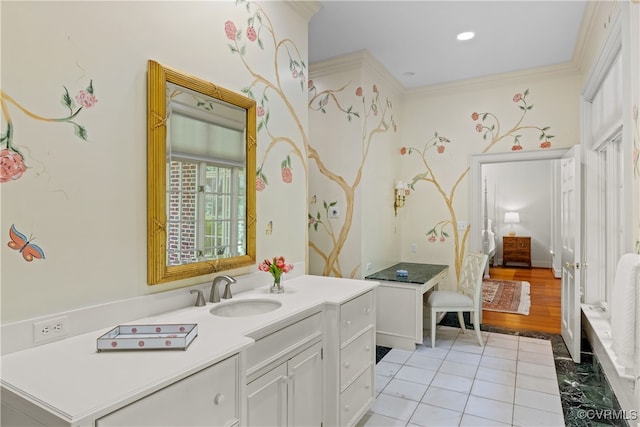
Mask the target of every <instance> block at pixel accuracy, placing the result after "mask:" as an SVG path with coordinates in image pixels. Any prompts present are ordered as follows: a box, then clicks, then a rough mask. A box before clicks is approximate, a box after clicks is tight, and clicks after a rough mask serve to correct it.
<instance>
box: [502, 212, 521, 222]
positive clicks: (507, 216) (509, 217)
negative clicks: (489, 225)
mask: <svg viewBox="0 0 640 427" xmlns="http://www.w3.org/2000/svg"><path fill="white" fill-rule="evenodd" d="M504 222H505V224H517V223H519V222H520V214H519V213H518V212H505V213H504Z"/></svg>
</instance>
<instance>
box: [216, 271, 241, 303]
mask: <svg viewBox="0 0 640 427" xmlns="http://www.w3.org/2000/svg"><path fill="white" fill-rule="evenodd" d="M223 281H224V282H227V286H226V288H225V290H224V295H222V298H226V299H229V298H231V289H230V286H231V284H232V283H236V279H234V278H233V277H231V276H227V275H226V274H224V275H222V276H216V277H214V278H213V282H212V283H211V295H210V297H209V302H220V291H219V290H218V283H220V282H223Z"/></svg>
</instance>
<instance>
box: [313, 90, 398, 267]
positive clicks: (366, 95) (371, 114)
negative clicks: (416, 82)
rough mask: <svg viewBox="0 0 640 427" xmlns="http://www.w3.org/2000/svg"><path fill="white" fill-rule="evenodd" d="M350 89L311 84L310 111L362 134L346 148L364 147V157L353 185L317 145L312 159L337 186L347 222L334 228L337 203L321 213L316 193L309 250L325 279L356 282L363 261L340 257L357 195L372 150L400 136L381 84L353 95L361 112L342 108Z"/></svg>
mask: <svg viewBox="0 0 640 427" xmlns="http://www.w3.org/2000/svg"><path fill="white" fill-rule="evenodd" d="M347 87H348V85H345V86H343V87H341V88H340V89H338V90H333V89H326V90H318V89H317V88H316V87H315V85H314V84H313V82H312V81H310V82H309V97H310V99H309V109H310V110H311V111H312V112H320V113H322V114H326V112H327V109H334V110H336V111H338V112H340V113H341V114H342V115H343V117H344V118H345V119H346V120H347V121H348V122H349V123H351V124H352V125H353V126H354V135H359V139H354V140H351V139H349V140H348V141H346V143H348V144H356V145H357V146H359V147H360V148H361V149H360V150H359V151H360V153H361V155H360V157H359V158H351V163H350V166H351V167H352V168H353V171H354V174H353V178H352V179H351V180H350V181H349V179H348V178H345V177H344V176H342V175H340V174H339V173H337V172H336V171H334V170H333V169H332V167H331V160H332V158H333V157H334V156H325V157H324V158H322V157H321V156H320V154H319V152H318V151H316V149H315V148H314V147H313V146H311V147H310V152H309V158H310V159H312V160H314V164H315V166H316V167H317V168H318V171H319V172H320V174H321V175H322V177H323V178H324V179H325V180H328V181H329V185H330V186H332V187H337V189H338V192H339V193H341V195H342V199H343V200H342V201H343V203H344V205H345V207H344V220H343V221H342V222H341V223H337V222H336V223H335V227H334V222H332V221H329V220H328V218H329V210H330V209H331V208H332V207H334V206H335V205H336V204H337V201H336V200H330V201H328V200H325V198H323V197H321V198H322V199H323V200H322V208H319V207H318V206H317V205H316V202H317V198H318V195H316V194H314V195H313V196H312V198H311V200H310V208H309V214H308V217H309V218H308V219H309V229H310V230H312V233H310V235H309V247H310V249H311V251H313V252H314V253H315V254H317V255H319V256H320V258H321V259H322V263H323V265H322V268H321V271H322V274H323V275H325V276H336V277H351V278H353V277H355V276H356V275H357V274H358V272H359V269H360V261H359V259H360V258H359V256H358V255H357V254H353V253H351V254H346V255H347V256H345V257H343V258H341V255H342V254H343V251H344V249H345V244H346V242H347V240H348V238H349V237H350V232H351V230H352V227H353V225H354V219H355V218H354V212H355V203H356V197H355V196H356V192H357V191H358V189H359V188H360V186H361V184H362V175H363V168H364V167H365V164H366V162H367V158H368V156H369V153H370V151H371V150H372V149H375V143H376V140H377V139H379V138H380V135H382V134H385V133H388V132H394V133H395V132H397V125H396V122H395V119H394V117H393V105H392V103H391V102H390V101H389V99H388V98H383V97H382V96H381V94H380V91H379V90H378V87H377V85H375V84H374V85H372V87H371V89H370V90H366V89H365V88H363V87H362V86H358V87H357V88H356V89H355V91H354V94H355V96H356V98H357V99H358V101H359V103H360V105H359V106H358V107H353V106H348V107H347V106H345V105H343V101H342V100H341V95H342V93H343V92H344V91H345V90H346V89H347ZM345 150H346V148H345ZM325 188H326V187H325ZM315 233H322V234H324V235H325V237H328V239H322V240H321V239H318V238H317V236H316V235H315ZM321 242H327V243H325V244H323V243H321ZM343 263H347V264H349V267H348V270H345V267H344V266H343Z"/></svg>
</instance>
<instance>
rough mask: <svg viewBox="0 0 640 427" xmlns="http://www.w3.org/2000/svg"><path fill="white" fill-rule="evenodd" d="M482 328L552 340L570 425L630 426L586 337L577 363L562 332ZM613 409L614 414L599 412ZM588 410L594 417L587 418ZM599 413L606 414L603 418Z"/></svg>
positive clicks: (380, 351) (454, 321) (448, 318)
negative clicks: (565, 342)
mask: <svg viewBox="0 0 640 427" xmlns="http://www.w3.org/2000/svg"><path fill="white" fill-rule="evenodd" d="M440 324H441V325H446V326H453V327H459V326H460V325H459V324H458V317H457V314H456V313H447V314H446V315H445V317H444V318H443V319H442V321H441V322H440ZM465 326H466V327H467V328H468V329H473V326H472V325H471V322H470V321H469V316H468V313H465ZM480 329H481V330H483V331H488V332H496V333H501V334H509V335H519V336H524V337H530V338H539V339H545V340H549V341H551V347H552V348H553V357H554V360H555V365H556V375H557V378H558V387H559V389H560V399H561V402H562V409H563V412H564V421H565V424H566V425H567V426H571V427H573V426H580V427H582V426H585V427H589V426H593V427H596V426H623V427H628V426H629V423H628V422H627V421H625V420H621V419H616V418H619V417H616V414H621V413H622V412H621V409H620V404H619V403H618V400H617V399H616V396H615V394H614V393H613V390H612V389H611V385H610V384H609V381H608V380H607V378H606V376H605V374H604V372H603V370H602V366H601V365H600V363H599V362H598V359H597V358H596V356H595V354H593V351H592V349H591V345H590V344H589V341H588V340H587V339H586V338H584V337H583V339H582V351H581V353H580V360H581V362H580V363H578V364H576V363H574V362H573V359H571V356H570V355H569V350H567V346H566V345H565V344H564V341H563V340H562V337H561V336H560V335H555V334H548V333H544V332H533V331H519V330H516V329H507V328H498V327H493V326H487V325H481V326H480ZM390 350H391V349H390V348H387V347H377V348H376V363H377V362H378V361H380V359H382V358H383V357H384V356H385V355H386V354H387V353H388V352H389V351H390ZM603 410H607V411H613V414H611V413H609V414H607V413H606V412H598V411H603ZM585 411H590V412H588V413H589V414H590V417H591V419H584V418H585V417H584V414H585ZM597 414H602V415H603V416H602V417H600V418H599V419H596V418H597Z"/></svg>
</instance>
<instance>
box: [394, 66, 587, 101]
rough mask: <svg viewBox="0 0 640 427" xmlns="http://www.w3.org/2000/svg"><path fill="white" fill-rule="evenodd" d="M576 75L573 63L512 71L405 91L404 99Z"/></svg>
mask: <svg viewBox="0 0 640 427" xmlns="http://www.w3.org/2000/svg"><path fill="white" fill-rule="evenodd" d="M577 74H578V69H577V67H576V65H575V64H574V63H573V62H566V63H563V64H556V65H549V66H545V67H536V68H528V69H526V70H520V71H512V72H509V73H501V74H492V75H490V76H486V77H478V78H474V79H467V80H459V81H455V82H450V83H443V84H439V85H430V86H423V87H419V88H409V89H405V96H404V97H405V98H414V97H417V98H420V97H424V96H428V95H441V94H451V93H455V92H465V91H468V90H478V89H486V88H492V87H495V86H496V85H502V84H504V83H509V82H514V83H516V82H521V81H523V80H527V79H531V78H535V79H537V80H539V79H541V78H548V79H551V78H557V77H565V76H573V75H577Z"/></svg>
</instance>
